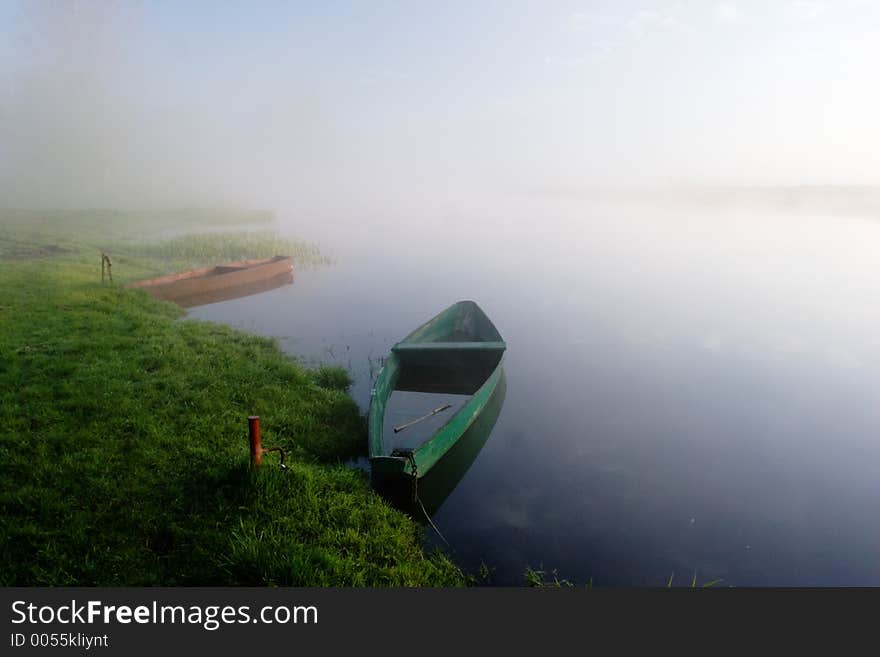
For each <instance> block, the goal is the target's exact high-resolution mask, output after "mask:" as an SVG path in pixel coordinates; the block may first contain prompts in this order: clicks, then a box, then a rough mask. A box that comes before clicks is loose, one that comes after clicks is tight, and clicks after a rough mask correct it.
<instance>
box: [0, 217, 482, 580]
mask: <svg viewBox="0 0 880 657" xmlns="http://www.w3.org/2000/svg"><path fill="white" fill-rule="evenodd" d="M93 219H94V218H92V217H88V220H87V221H86V220H84V221H82V222H80V223H81V224H83V225H85V226H86V229H84V230H83V231H82V232H81V233H80V234H76V231H73V234H71V232H70V229H71V227H75V226H76V225H78V224H77V221H74V220H66V221H64V222H55V223H51V222H50V223H49V224H48V225H42V226H39V225H37V226H30V225H27V228H26V229H21V230H18V229H17V227H16V222H15V221H8V222H5V223H4V222H3V221H2V219H0V254H2V258H0V478H2V479H0V482H2V483H0V563H2V564H3V567H2V569H0V585H4V586H9V585H56V586H57V585H135V586H138V585H199V584H202V585H236V584H255V585H261V584H271V585H274V584H278V585H317V586H324V585H334V586H349V585H354V586H359V585H377V586H384V585H403V586H420V585H432V586H446V585H460V584H463V583H465V578H464V577H463V576H462V574H461V572H460V571H459V570H458V568H456V566H455V565H454V564H453V563H452V562H450V561H449V560H448V559H447V558H446V557H445V556H443V555H442V554H439V553H435V554H432V555H429V556H427V555H425V554H424V553H423V552H422V550H421V547H420V545H421V543H420V537H421V529H420V528H419V527H418V526H417V525H416V524H415V523H414V522H413V521H412V520H411V519H410V518H408V517H407V516H405V515H403V514H401V513H400V512H398V511H396V510H394V509H392V508H391V507H390V506H389V505H388V504H387V503H386V502H385V501H384V500H382V499H381V498H380V497H378V496H377V495H375V494H374V493H373V492H372V491H371V489H370V487H369V482H368V481H367V479H366V477H365V476H364V475H363V474H362V473H360V472H358V471H355V470H352V469H350V468H347V467H345V466H344V465H343V464H342V463H343V461H344V460H346V459H348V458H350V457H352V456H355V455H357V454H360V453H361V452H362V450H363V449H364V445H365V442H366V439H365V425H364V422H363V418H362V417H360V416H359V414H358V411H357V408H356V406H355V404H354V403H353V401H352V400H351V399H350V397H349V396H348V395H347V392H346V390H347V387H348V384H349V380H348V377H347V375H346V374H345V373H344V372H342V371H340V370H337V369H334V368H321V369H318V370H307V369H305V368H304V367H302V366H301V365H299V364H297V363H295V362H293V361H291V360H290V359H289V358H288V357H286V356H285V355H284V354H283V353H282V352H281V351H280V350H279V349H278V347H277V345H276V344H275V342H274V341H273V340H270V339H266V338H262V337H258V336H253V335H248V334H245V333H242V332H239V331H235V330H232V329H229V328H226V327H223V326H219V325H215V324H210V323H205V322H196V321H187V320H182V319H181V311H180V310H179V309H177V308H176V307H175V306H173V305H171V304H166V303H160V302H156V301H154V300H152V299H150V298H148V297H147V296H146V295H145V294H144V293H143V292H140V291H132V290H126V289H123V288H121V287H119V286H118V284H117V285H109V284H108V285H102V284H101V283H100V260H99V258H98V255H97V253H95V252H94V251H93V250H92V247H91V246H90V245H84V242H86V241H88V240H87V239H84V238H83V236H84V235H85V236H86V237H88V235H89V234H91V233H90V232H89V231H92V230H98V232H100V230H99V229H96V228H95V226H94V225H93V223H92V222H93ZM115 220H118V218H117V219H115ZM18 228H21V225H20V223H19V226H18ZM112 232H114V233H115V234H116V235H117V237H115V238H114V239H121V237H120V235H122V234H123V233H124V231H122V230H121V228H120V226H118V225H114V228H113V231H112ZM23 244H25V245H28V244H29V245H30V246H25V247H22V245H23ZM48 244H55V245H57V247H58V249H62V250H58V251H53V252H51V253H47V252H46V250H45V247H46V245H48ZM27 249H30V253H29V254H28V253H26V252H27ZM14 251H15V252H17V253H18V255H14V256H13V255H10V253H12V252H14ZM159 255H160V254H156V255H154V256H149V257H148V256H137V255H128V256H125V257H122V258H118V259H116V260H114V276H116V275H117V273H118V272H120V271H122V272H125V274H124V275H123V277H132V278H134V277H137V276H139V275H141V274H144V273H145V272H148V271H151V270H152V269H154V268H155V267H156V262H157V261H158V260H161V258H159V257H158V256H159ZM178 255H179V256H180V257H181V258H183V259H185V258H187V257H195V256H196V255H197V254H193V253H191V252H188V251H185V250H184V251H182V252H179V253H178ZM247 255H249V256H250V255H256V254H251V253H248V254H247ZM118 280H119V279H118V278H117V281H118ZM252 414H256V415H260V416H261V417H262V428H263V444H264V445H265V446H267V447H268V446H274V445H279V446H282V447H284V449H285V450H286V451H287V453H288V458H287V461H288V464H289V465H290V466H291V467H290V470H287V471H285V470H281V469H279V468H277V467H275V466H274V463H276V456H275V455H268V456H267V457H266V458H265V461H264V462H265V463H266V465H264V466H263V467H262V468H261V469H260V470H259V471H256V472H255V471H253V470H252V469H251V468H249V467H248V443H247V421H246V420H247V416H248V415H252Z"/></svg>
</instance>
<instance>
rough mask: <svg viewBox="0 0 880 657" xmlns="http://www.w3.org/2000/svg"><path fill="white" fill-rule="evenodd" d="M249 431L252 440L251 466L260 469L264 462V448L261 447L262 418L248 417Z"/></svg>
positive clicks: (256, 416) (257, 416)
mask: <svg viewBox="0 0 880 657" xmlns="http://www.w3.org/2000/svg"><path fill="white" fill-rule="evenodd" d="M248 429H249V432H250V438H251V465H252V466H254V467H258V466H259V465H260V463H261V462H262V460H263V448H262V446H261V445H260V416H259V415H251V416H249V417H248Z"/></svg>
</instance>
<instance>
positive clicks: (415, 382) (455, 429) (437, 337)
mask: <svg viewBox="0 0 880 657" xmlns="http://www.w3.org/2000/svg"><path fill="white" fill-rule="evenodd" d="M506 348H507V345H506V344H505V342H504V340H503V339H502V338H501V335H500V334H499V333H498V329H496V328H495V325H494V324H492V321H491V320H490V319H489V318H488V317H487V316H486V314H485V313H484V312H483V311H482V310H481V309H480V307H479V306H478V305H477V304H476V303H474V302H473V301H459V302H458V303H456V304H453V305H452V306H450V307H449V308H447V309H446V310H444V311H443V312H441V313H440V314H439V315H437V316H436V317H434V318H433V319H430V320H428V321H427V322H426V323H424V324H423V325H422V326H420V327H419V328H417V329H416V330H415V331H413V332H412V333H410V334H409V335H408V336H406V337H405V338H404V339H403V340H401V341H400V342H398V343H397V344H396V345H394V347H393V348H392V349H391V353H390V354H389V356H388V359H387V360H386V361H385V365H384V367H383V368H382V370H381V371H380V372H379V376H378V378H377V380H376V385H375V388H374V389H373V391H372V393H371V396H370V419H369V443H370V445H369V446H370V465H371V470H372V475H373V478H374V482H383V481H386V480H393V479H401V478H409V479H412V477H413V475H415V476H416V477H417V478H421V477H424V476H425V475H426V474H427V473H428V472H429V471H430V470H431V468H432V467H434V466H435V465H436V464H437V463H438V462H439V461H440V459H442V458H443V456H444V455H445V454H446V453H447V452H448V451H449V450H450V449H451V448H452V447H453V446H454V445H455V444H456V442H457V441H458V440H459V438H460V437H461V436H462V434H464V432H465V431H467V429H468V428H469V427H470V426H471V425H472V424H473V423H474V422H475V421H476V420H477V418H479V416H480V414H481V413H482V412H483V410H484V409H485V407H486V405H487V403H488V402H489V400H490V399H491V398H492V394H493V392H494V391H495V389H496V387H497V386H498V383H499V381H500V380H501V378H502V375H503V370H502V364H501V360H502V357H503V355H504V350H505V349H506ZM395 390H399V391H408V392H429V393H441V394H452V395H468V396H469V397H468V398H467V401H465V402H464V403H463V404H462V405H461V406H460V407H459V408H458V409H457V410H455V411H454V412H453V413H452V415H451V416H450V417H449V418H448V420H446V422H445V423H444V424H442V425H441V426H440V427H439V428H438V429H437V430H436V431H434V432H433V433H432V434H431V435H430V436H429V437H427V438H426V439H425V440H423V441H422V442H420V443H419V444H418V445H415V446H411V447H408V448H405V449H403V448H400V447H396V446H395V445H394V444H391V442H392V441H386V440H385V429H386V426H385V424H386V419H385V414H386V408H387V405H388V401H389V399H390V397H391V394H392V393H393V392H394V391H395ZM439 410H440V409H437V411H439ZM437 411H435V412H437ZM428 415H432V413H429V414H428ZM424 417H427V416H424ZM424 417H423V418H417V419H416V420H415V421H414V422H411V423H410V424H414V423H415V422H419V421H420V420H422V419H424ZM441 417H442V416H441Z"/></svg>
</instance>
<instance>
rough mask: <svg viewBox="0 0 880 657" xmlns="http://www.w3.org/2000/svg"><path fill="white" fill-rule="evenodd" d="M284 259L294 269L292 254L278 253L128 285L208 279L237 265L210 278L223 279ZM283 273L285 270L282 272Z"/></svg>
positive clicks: (156, 285)
mask: <svg viewBox="0 0 880 657" xmlns="http://www.w3.org/2000/svg"><path fill="white" fill-rule="evenodd" d="M284 261H290V267H291V269H293V260H292V258H291V256H284V255H276V256H271V257H269V258H252V259H249V260H237V261H235V262H224V263H221V264H219V265H213V266H211V267H200V268H198V269H187V270H185V271H182V272H177V273H174V274H165V275H164V276H158V277H156V278H149V279H146V280H143V281H135V282H133V283H129V284H128V287H134V288H160V287H163V286H171V285H174V284H176V283H183V282H188V281H193V280H197V279H207V278H209V274H210V273H211V272H213V271H215V270H216V269H217V268H219V267H236V268H237V269H235V270H234V271H225V272H219V273H216V274H213V275H211V276H210V279H211V280H212V281H213V280H217V279H221V278H222V277H224V276H236V275H237V274H240V273H242V272H245V271H247V272H254V271H258V270H259V269H261V268H262V267H269V266H272V265H275V264H278V263H281V262H284ZM282 273H283V272H282Z"/></svg>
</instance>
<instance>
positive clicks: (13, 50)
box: [0, 0, 880, 207]
mask: <svg viewBox="0 0 880 657" xmlns="http://www.w3.org/2000/svg"><path fill="white" fill-rule="evenodd" d="M878 71H880V3H878V2H875V1H870V0H839V1H836V2H830V1H829V2H821V1H806V0H799V1H791V2H789V1H786V0H780V1H778V2H772V1H765V2H744V1H743V2H696V1H690V2H684V1H679V2H583V1H582V2H567V1H566V2H540V1H536V2H512V1H497V2H478V1H476V0H470V1H463V2H442V3H440V2H349V3H346V2H311V3H304V2H301V3H296V2H223V3H220V2H182V1H167V2H152V1H151V2H147V1H145V0H142V1H134V0H132V1H130V2H74V1H73V0H67V1H65V2H36V1H24V0H0V205H7V206H15V205H44V206H45V205H86V206H95V205H102V206H112V205H133V206H138V205H143V204H156V203H158V204H162V203H165V204H168V203H180V202H190V201H191V202H237V203H242V204H246V205H256V206H261V207H273V206H279V205H281V206H283V205H285V204H294V205H299V206H303V207H312V206H314V207H324V206H332V205H333V204H338V203H340V202H341V199H345V201H346V203H350V204H352V205H357V203H358V202H363V203H366V204H370V203H377V204H380V205H381V204H382V203H386V202H392V201H393V200H394V199H400V198H403V197H406V198H409V199H412V201H413V202H414V203H417V202H419V199H430V198H438V197H442V196H444V195H458V194H466V193H470V192H479V193H483V192H489V193H491V192H493V191H498V192H501V193H506V192H511V191H513V192H521V191H526V192H527V191H532V190H546V189H567V190H572V189H574V190H576V189H580V188H590V187H595V186H609V185H610V186H626V185H652V186H653V185H665V184H674V185H682V184H712V185H739V184H750V185H751V184H763V185H777V184H785V185H788V184H793V185H813V184H816V185H822V184H842V185H846V184H880V166H878V165H880V155H878V154H880V123H878V121H880V120H878V118H877V117H880V73H878Z"/></svg>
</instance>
